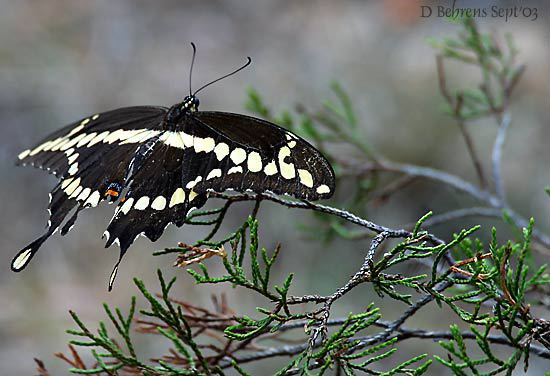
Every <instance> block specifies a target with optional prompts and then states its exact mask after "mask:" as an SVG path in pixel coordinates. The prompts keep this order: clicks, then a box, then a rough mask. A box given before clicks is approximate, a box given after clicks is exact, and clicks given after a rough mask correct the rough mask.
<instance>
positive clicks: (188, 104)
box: [180, 95, 200, 112]
mask: <svg viewBox="0 0 550 376" xmlns="http://www.w3.org/2000/svg"><path fill="white" fill-rule="evenodd" d="M199 105H200V101H199V98H197V97H196V96H194V95H188V96H186V97H185V98H184V99H183V102H181V107H180V110H181V111H183V112H195V111H198V110H199Z"/></svg>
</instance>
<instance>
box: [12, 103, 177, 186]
mask: <svg viewBox="0 0 550 376" xmlns="http://www.w3.org/2000/svg"><path fill="white" fill-rule="evenodd" d="M165 113H166V109H165V108H162V107H153V106H137V107H126V108H121V109H118V110H113V111H109V112H105V113H101V114H96V115H92V116H89V117H86V118H84V119H82V120H79V121H78V122H75V123H72V124H69V125H67V126H66V127H64V128H62V129H60V130H59V131H57V132H54V133H53V134H51V135H49V136H48V137H47V138H45V139H43V140H42V141H41V142H39V143H38V144H36V145H35V146H34V147H32V148H30V149H27V150H25V151H23V152H22V153H20V154H19V156H18V161H17V164H20V165H24V166H25V165H32V166H34V167H38V168H42V169H44V170H47V171H49V172H51V173H53V174H55V175H56V176H59V177H63V176H64V175H65V174H66V173H67V172H68V171H69V169H70V166H71V165H72V164H73V163H72V162H73V161H74V160H76V158H78V157H88V156H94V157H97V156H100V155H101V153H99V154H96V155H95V151H96V150H97V148H92V146H94V145H98V146H102V145H105V144H109V145H110V144H118V143H119V142H120V141H123V140H128V139H130V138H131V137H132V136H135V134H136V133H138V132H139V131H146V130H149V131H155V130H156V131H159V128H160V121H161V120H162V117H163V116H164V114H165ZM134 138H137V137H134ZM130 141H131V140H130Z"/></svg>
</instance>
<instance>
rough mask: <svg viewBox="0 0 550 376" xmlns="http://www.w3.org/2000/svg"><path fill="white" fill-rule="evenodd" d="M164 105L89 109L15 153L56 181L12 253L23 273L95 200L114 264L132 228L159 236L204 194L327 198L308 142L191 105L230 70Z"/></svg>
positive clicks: (325, 166)
mask: <svg viewBox="0 0 550 376" xmlns="http://www.w3.org/2000/svg"><path fill="white" fill-rule="evenodd" d="M192 46H193V59H192V63H191V69H190V72H189V87H190V89H189V95H188V96H186V97H185V98H184V100H183V101H182V102H180V103H177V104H175V105H173V106H172V107H170V108H167V107H159V106H137V107H127V108H120V109H116V110H112V111H108V112H104V113H99V114H95V115H92V116H88V117H86V118H84V119H81V120H78V121H77V122H75V123H72V124H69V125H67V126H66V127H64V128H62V129H60V130H59V131H57V132H54V133H53V134H51V135H49V136H48V137H46V138H45V139H43V140H42V141H41V142H39V143H38V144H37V145H35V146H34V147H32V148H30V149H27V150H25V151H23V152H22V153H20V154H19V155H18V164H20V165H24V166H25V165H32V166H34V167H39V168H41V169H45V170H47V171H49V172H50V173H52V174H54V175H55V176H57V177H58V178H59V183H58V184H57V185H56V186H55V188H54V189H53V190H52V191H51V193H50V203H49V207H48V210H49V213H50V217H49V220H48V225H47V229H46V232H45V233H44V234H43V235H42V236H40V237H39V238H37V239H36V240H34V241H33V242H32V243H30V244H29V245H27V246H26V247H25V248H23V249H22V250H21V251H20V252H19V253H17V255H16V256H15V257H14V259H13V261H12V264H11V269H12V270H13V271H15V272H19V271H21V270H23V269H24V268H25V267H26V266H27V265H28V264H29V262H30V260H31V259H32V257H33V256H34V255H35V254H36V252H37V251H38V249H39V248H40V246H41V245H42V244H43V243H44V242H45V241H46V240H47V239H48V238H49V237H50V236H51V235H52V234H54V233H55V232H56V231H58V230H60V232H61V235H65V234H66V233H67V232H68V231H69V230H70V229H71V228H72V227H73V226H74V224H75V222H76V220H77V216H78V214H79V213H80V212H81V211H82V210H84V209H86V208H92V207H96V206H97V205H99V204H100V203H101V202H103V201H109V202H111V203H117V206H116V210H115V213H114V216H113V218H112V219H111V221H110V223H109V225H108V226H107V229H106V231H105V232H104V234H103V235H104V238H106V239H107V241H106V245H105V247H109V246H110V245H111V244H113V243H117V244H118V245H119V247H120V254H119V259H118V262H117V263H116V265H115V267H114V269H113V271H112V273H111V277H110V279H109V290H111V289H112V286H113V281H114V278H115V276H116V273H117V271H118V267H119V264H120V261H121V259H122V257H123V256H124V254H125V253H126V251H127V250H128V248H129V247H130V245H131V244H132V243H133V241H134V240H135V238H136V237H137V236H138V235H144V236H146V237H147V238H149V239H150V240H151V241H156V240H158V239H159V238H160V236H161V235H162V233H163V232H164V229H165V228H166V227H167V226H168V225H169V224H171V223H173V224H175V225H176V226H178V227H180V226H182V225H183V224H184V222H185V218H186V216H187V214H188V213H189V212H190V211H192V210H194V209H197V208H200V207H202V206H203V205H204V204H205V203H206V201H207V198H208V193H209V192H210V191H214V192H224V191H227V190H234V191H237V192H245V191H252V192H256V193H264V192H273V193H275V194H286V195H291V196H294V197H296V198H298V199H306V200H318V199H324V198H329V197H330V196H331V195H332V194H333V192H334V188H335V178H334V171H333V169H332V167H331V165H330V163H329V162H328V161H327V159H326V158H325V157H324V156H323V155H322V154H321V153H320V152H319V151H318V150H317V149H315V148H314V147H313V146H312V145H310V144H309V143H308V142H307V141H305V140H304V139H302V138H300V137H299V136H297V135H295V134H294V133H291V132H289V131H288V130H286V129H284V128H281V127H279V126H277V125H275V124H273V123H270V122H268V121H265V120H262V119H258V118H254V117H250V116H245V115H240V114H234V113H227V112H215V111H199V104H200V102H199V99H198V97H197V96H196V94H197V93H198V92H199V91H201V90H202V89H204V88H205V87H207V86H209V85H211V84H212V83H214V82H217V81H219V80H221V79H223V78H226V77H228V76H230V75H233V74H235V73H237V72H238V71H240V70H242V69H244V68H245V67H246V66H248V65H249V64H250V62H251V60H250V58H248V62H247V63H246V64H245V65H243V66H242V67H240V68H239V69H237V70H235V71H233V72H231V73H229V74H227V75H225V76H223V77H220V78H218V79H217V80H214V81H212V82H210V83H208V84H206V85H204V86H202V87H201V88H200V89H198V90H196V91H195V92H194V93H192V91H191V74H192V70H193V63H194V60H195V54H196V48H195V45H194V44H193V43H192Z"/></svg>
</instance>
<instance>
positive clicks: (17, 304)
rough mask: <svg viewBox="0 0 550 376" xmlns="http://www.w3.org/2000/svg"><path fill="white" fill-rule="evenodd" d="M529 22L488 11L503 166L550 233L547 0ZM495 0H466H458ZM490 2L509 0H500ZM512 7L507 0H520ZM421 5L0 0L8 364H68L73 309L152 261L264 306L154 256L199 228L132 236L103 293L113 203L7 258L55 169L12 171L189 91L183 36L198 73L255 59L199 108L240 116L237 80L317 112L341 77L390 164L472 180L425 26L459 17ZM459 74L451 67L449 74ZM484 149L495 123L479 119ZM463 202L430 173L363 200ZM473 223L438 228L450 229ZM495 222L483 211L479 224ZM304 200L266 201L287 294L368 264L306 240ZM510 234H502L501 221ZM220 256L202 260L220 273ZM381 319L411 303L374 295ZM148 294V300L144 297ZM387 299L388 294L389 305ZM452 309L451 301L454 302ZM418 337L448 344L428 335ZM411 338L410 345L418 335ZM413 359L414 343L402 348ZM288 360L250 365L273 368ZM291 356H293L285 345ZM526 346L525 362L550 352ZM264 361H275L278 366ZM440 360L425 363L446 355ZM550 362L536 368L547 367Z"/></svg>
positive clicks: (2, 369)
mask: <svg viewBox="0 0 550 376" xmlns="http://www.w3.org/2000/svg"><path fill="white" fill-rule="evenodd" d="M522 3H524V5H525V4H526V3H529V4H528V5H529V6H532V7H537V8H538V13H539V17H538V20H536V21H529V20H526V19H512V20H510V21H508V22H505V21H504V20H503V19H492V18H487V19H484V20H481V21H480V25H481V27H482V28H483V29H485V30H490V29H495V30H498V31H499V32H502V33H504V32H510V33H512V34H513V36H514V37H515V40H516V42H517V46H518V47H519V50H520V55H519V59H520V60H521V61H523V62H525V63H526V64H527V71H526V72H525V75H524V76H523V79H522V80H521V82H520V84H519V87H518V88H517V91H516V93H515V97H514V100H513V105H512V107H511V112H512V118H513V123H512V126H511V129H510V133H509V139H508V140H507V143H506V148H505V158H504V165H503V168H504V171H503V172H504V176H505V183H506V191H507V193H508V195H509V200H510V202H511V204H512V205H513V206H514V207H515V208H516V209H517V211H519V212H520V213H521V214H522V215H524V216H527V217H529V216H533V217H535V218H536V220H537V226H538V227H539V228H540V229H542V230H546V231H547V232H550V220H549V217H548V213H549V212H550V199H549V198H548V197H547V196H546V194H545V193H544V187H545V186H546V185H548V184H550V172H549V170H548V166H549V165H550V148H548V140H550V128H549V127H548V109H549V108H550V22H549V21H550V18H549V17H550V14H548V11H549V10H550V8H549V7H548V5H545V4H543V2H542V1H540V2H537V1H527V2H522ZM491 4H492V2H484V1H476V2H468V1H461V2H460V6H474V5H475V6H490V5H491ZM500 4H504V3H503V2H500ZM508 4H510V5H514V2H509V3H508ZM420 5H422V2H420V1H416V0H411V1H405V0H403V1H400V0H395V1H372V2H367V1H338V2H336V1H329V0H322V1H282V0H279V1H262V2H259V1H254V0H244V1H242V0H241V1H237V0H234V1H221V0H219V1H209V2H198V1H135V0H127V1H123V0H120V1H107V0H104V1H88V0H71V1H69V0H50V1H40V2H39V1H30V0H29V1H27V0H18V1H8V0H1V1H0V9H1V12H0V124H1V127H2V128H1V137H0V156H1V159H0V173H1V174H2V176H3V178H2V179H1V182H2V183H1V185H0V195H1V196H0V197H2V199H1V200H0V205H1V206H0V210H1V213H2V215H1V216H0V238H1V239H2V240H1V241H2V243H1V248H0V265H2V268H1V272H0V302H1V303H0V374H2V375H8V374H9V375H29V374H33V372H34V369H35V364H34V362H33V357H36V358H40V359H42V360H44V361H45V362H46V365H47V367H48V369H49V370H50V371H51V372H52V374H66V373H67V371H66V369H67V367H66V365H65V364H64V363H62V362H61V361H59V360H57V359H54V357H53V355H52V354H53V352H57V351H65V350H66V347H65V346H66V343H67V342H68V340H69V339H70V336H69V335H67V334H65V332H64V331H65V329H68V328H72V327H73V323H72V322H71V319H70V316H69V314H68V310H69V309H72V310H74V311H76V312H78V313H79V315H80V317H81V318H82V319H83V320H85V321H86V322H89V323H90V324H92V325H93V323H95V322H97V321H98V320H100V319H103V317H104V316H103V310H102V308H101V303H102V302H108V303H110V304H114V305H118V306H121V307H124V308H125V307H127V306H128V303H129V301H130V296H131V295H137V293H138V292H137V289H136V288H135V286H134V285H133V283H132V278H133V277H139V278H141V279H143V280H145V282H146V284H147V285H148V286H150V287H151V288H152V289H153V290H156V287H155V286H156V285H157V279H156V270H157V268H161V269H162V270H163V271H164V272H165V274H166V275H168V276H172V275H178V276H179V277H180V278H179V281H178V285H177V288H176V295H177V296H179V297H181V298H182V299H186V300H190V301H192V302H195V303H196V304H204V305H207V306H209V305H210V304H211V303H210V294H211V293H216V294H217V293H220V292H222V291H225V292H226V293H227V294H228V298H229V302H230V305H231V306H232V307H233V308H234V309H236V310H237V311H238V312H239V313H249V314H253V309H254V307H256V306H261V305H262V304H265V302H264V301H263V300H262V299H260V298H258V299H257V300H256V297H255V296H251V295H250V294H242V291H240V290H233V289H231V288H221V287H216V288H207V287H204V286H201V288H200V289H199V288H196V287H194V285H193V283H192V280H191V278H190V277H189V276H188V275H187V273H185V272H184V271H183V270H178V269H174V268H173V267H172V262H173V257H170V256H163V257H152V256H151V253H152V251H154V250H157V249H162V248H164V247H168V246H173V245H175V243H176V242H178V241H185V242H187V243H192V242H193V241H194V240H197V239H199V238H200V236H201V235H202V232H200V231H199V230H197V229H196V228H189V227H184V228H182V229H176V228H173V227H170V228H168V229H167V231H166V232H165V235H164V236H163V237H162V238H161V239H160V240H159V241H158V242H157V243H154V244H153V243H150V242H149V241H148V240H146V239H145V238H140V239H138V240H137V242H136V243H135V245H134V246H133V247H132V248H131V250H130V252H128V254H127V255H126V257H125V259H124V262H123V264H122V267H121V269H120V271H119V275H118V280H117V283H116V286H115V289H114V291H113V292H111V293H108V292H107V278H108V276H109V273H110V272H111V268H112V266H113V264H114V262H115V261H116V259H117V255H118V249H117V248H115V247H112V248H110V249H104V248H103V244H104V243H103V241H102V240H101V239H100V236H101V234H102V233H103V231H104V228H105V227H106V225H107V223H108V220H109V219H110V218H111V212H112V210H113V207H112V206H110V207H101V208H99V209H97V210H89V211H86V212H84V213H83V214H82V215H81V216H80V218H79V221H78V222H77V224H76V226H75V228H74V229H73V231H72V232H70V233H69V234H68V235H67V236H66V237H64V238H61V237H60V236H59V235H55V236H53V237H52V238H51V239H50V240H49V241H48V242H47V243H46V244H45V245H44V246H43V247H42V249H41V251H40V253H39V254H38V255H37V256H36V257H35V258H34V260H33V262H32V263H31V265H30V266H29V267H28V268H27V270H26V271H25V272H24V273H20V274H15V273H12V272H11V271H10V270H9V264H10V261H11V258H12V257H13V255H14V254H15V253H16V252H17V251H19V250H20V249H21V248H22V247H23V246H25V245H26V244H28V243H29V242H30V241H31V240H33V239H35V238H36V237H37V236H38V235H40V234H42V231H43V227H44V225H45V223H46V220H47V212H46V207H47V204H48V192H49V191H50V190H51V189H52V188H53V186H54V185H55V179H54V178H53V177H52V176H50V175H47V174H46V173H44V172H42V171H39V170H34V169H32V168H25V169H23V168H16V167H15V166H14V164H13V162H14V160H15V158H16V156H17V154H18V153H19V152H20V151H22V150H24V149H26V148H27V147H29V146H31V145H32V144H34V143H35V142H37V141H38V140H39V139H41V138H42V137H43V136H45V135H47V134H48V133H50V132H52V131H54V130H56V129H57V128H59V127H61V126H62V125H65V124H67V123H69V122H72V121H74V120H76V119H79V118H82V117H83V116H86V115H88V114H94V113H97V112H102V111H106V110H109V109H114V108H117V107H123V106H129V105H141V104H153V105H166V106H170V105H172V104H174V103H176V102H178V101H181V100H182V98H183V97H184V96H185V95H186V93H187V90H188V89H187V74H188V69H189V63H190V58H191V48H190V46H189V42H191V41H194V42H195V43H196V44H197V46H198V53H197V61H196V66H195V72H194V86H195V87H199V86H200V85H201V84H202V83H204V82H206V81H208V80H211V79H214V78H216V77H218V76H220V75H221V74H223V73H226V72H228V71H230V70H231V69H233V68H234V67H236V66H238V65H240V64H241V63H243V62H244V61H245V57H246V56H251V57H252V59H253V65H252V66H251V67H250V68H249V69H246V70H245V71H243V72H241V73H239V74H238V75H237V76H234V77H232V78H230V79H227V80H224V81H223V82H221V83H218V84H216V85H215V86H213V87H210V88H208V89H207V90H205V91H204V92H202V93H201V106H202V107H201V108H202V109H203V110H220V111H232V112H246V111H245V110H244V107H243V104H244V102H245V100H246V87H247V86H252V87H254V88H256V89H257V90H258V91H259V92H260V93H262V94H263V95H264V97H265V98H266V102H267V103H268V104H270V105H272V106H273V108H274V109H282V108H293V107H294V106H295V105H296V104H297V103H300V104H303V105H305V106H306V107H308V108H311V109H313V110H314V109H316V108H318V107H319V106H320V104H321V102H322V101H323V100H324V99H326V98H329V97H330V96H331V92H330V89H329V84H330V82H331V81H333V80H338V81H339V82H340V83H341V84H342V86H343V87H344V88H345V89H346V90H348V92H349V93H350V95H351V96H352V97H353V102H354V105H355V108H356V111H357V113H358V115H359V118H360V124H361V127H362V128H361V134H362V135H363V137H365V138H367V139H368V140H369V143H370V144H371V145H372V146H373V147H374V149H376V150H378V151H380V152H382V153H383V154H384V155H385V156H386V157H389V158H391V159H393V160H395V161H400V162H407V163H415V164H420V165H426V166H431V167H437V168H441V169H445V170H447V171H450V172H452V173H456V174H457V175H459V176H461V177H463V178H466V179H470V180H471V181H475V174H474V171H473V169H472V167H471V161H470V158H469V156H468V155H467V153H466V148H465V145H464V142H463V140H462V138H460V134H459V129H458V128H457V126H456V124H455V122H454V121H453V120H452V119H450V118H449V117H446V116H445V115H443V114H442V113H441V108H442V104H443V100H442V97H441V96H440V93H439V90H438V84H437V75H436V66H435V58H434V54H435V53H434V50H433V49H432V48H431V47H430V46H429V44H428V43H427V42H426V38H427V37H444V36H451V35H455V34H456V32H457V30H458V28H457V27H456V26H454V25H451V24H449V23H447V22H446V21H445V20H444V19H442V18H436V17H432V18H420V17H419V16H420ZM457 73H460V72H459V71H458V72H457V71H454V70H453V69H452V68H449V69H448V74H449V76H450V79H451V82H452V83H453V84H458V85H460V82H457V81H456V80H455V81H452V78H453V75H455V76H456V75H457ZM471 130H472V134H473V135H474V136H475V138H476V145H477V147H478V149H479V152H480V154H481V156H482V158H483V159H484V160H485V161H487V160H488V159H487V157H488V156H489V155H490V148H491V145H492V140H493V138H494V135H495V130H496V127H495V124H494V123H493V122H492V120H483V121H479V122H476V123H474V125H473V126H472V127H471ZM464 200H465V199H464V198H462V197H461V196H460V195H457V194H456V193H454V192H452V191H449V190H447V189H441V188H440V187H437V186H435V185H433V184H431V183H422V182H421V183H418V184H414V185H412V186H410V187H409V188H408V189H407V191H404V192H403V193H401V194H397V195H395V196H393V197H392V198H391V199H390V201H389V202H388V203H387V204H386V205H383V206H380V207H374V208H372V209H370V210H369V219H370V220H373V221H375V222H378V223H380V224H383V225H388V226H399V225H402V224H404V223H409V222H411V221H414V220H416V219H417V218H418V217H420V216H421V215H422V214H424V213H425V212H426V211H427V210H428V209H429V210H434V212H436V213H441V212H443V211H444V210H446V209H449V208H458V207H460V205H461V203H463V202H464ZM248 210H249V208H248V207H247V206H246V205H244V204H243V205H242V206H240V207H238V208H236V209H234V210H233V212H232V213H231V215H230V217H229V219H228V221H227V222H226V226H227V230H229V229H230V228H231V227H232V226H233V227H234V226H236V225H237V224H238V223H240V222H241V221H242V220H243V218H244V215H245V214H246V213H248ZM477 222H479V221H478V220H475V219H473V220H471V221H467V222H459V223H453V224H450V225H448V226H440V227H438V228H434V231H435V232H436V234H441V235H443V236H447V237H448V235H449V234H450V233H451V232H452V231H453V229H459V228H460V227H461V226H466V225H468V224H472V223H477ZM493 222H494V221H487V220H485V221H481V223H484V224H487V225H486V226H485V227H484V230H486V231H488V230H489V228H490V227H489V226H490V224H491V223H493ZM314 223H315V222H314V221H313V220H312V217H311V214H309V213H307V212H300V211H290V210H288V209H284V208H280V207H277V206H275V205H273V204H265V205H263V207H262V209H261V213H260V226H261V229H262V230H261V236H262V238H261V239H262V240H261V241H262V245H264V246H266V247H267V248H268V249H273V248H274V247H275V244H276V242H277V241H281V242H282V246H283V252H282V254H281V256H280V262H279V263H278V266H277V269H276V275H275V278H276V280H277V281H278V279H277V278H282V277H283V276H286V275H287V274H288V273H289V272H294V273H296V276H297V278H296V279H295V286H294V290H293V293H294V294H305V293H311V294H327V293H330V292H332V291H333V290H334V288H336V287H337V286H339V285H341V284H342V283H344V282H345V281H347V279H348V278H349V276H350V275H351V274H353V273H354V272H355V270H356V268H357V265H359V264H360V263H361V262H362V259H363V256H364V250H365V249H366V247H367V244H368V243H367V241H363V242H364V243H362V242H359V243H358V242H347V241H342V240H340V241H338V242H337V243H333V244H332V245H331V246H329V247H326V246H321V245H320V244H319V243H317V242H312V241H311V240H310V239H308V238H307V237H306V236H304V234H303V233H302V232H300V231H298V230H297V229H296V226H297V225H302V224H314ZM504 236H505V235H504ZM217 263H219V260H216V259H214V260H210V261H209V266H210V267H211V268H212V270H219V267H218V266H217V265H216V264H217ZM361 291H362V292H361V293H362V294H363V295H361V294H358V293H357V292H355V293H354V294H352V295H350V298H349V299H343V300H342V301H340V304H339V305H338V306H336V307H335V308H334V310H333V316H334V317H336V316H337V315H338V314H340V315H345V314H347V313H348V312H350V311H353V310H355V311H357V310H360V309H361V308H362V307H364V306H366V305H367V304H368V303H369V302H370V301H372V300H373V299H375V298H374V296H373V295H374V293H373V292H372V290H371V289H370V288H369V287H365V288H364V289H363V290H361ZM375 301H376V302H377V304H379V305H380V306H381V307H382V309H383V311H382V312H383V314H385V315H386V316H385V317H386V318H387V319H391V318H392V317H394V316H395V315H396V314H397V313H398V312H399V311H400V310H403V309H404V307H403V306H397V303H390V304H386V303H385V301H380V300H377V299H375ZM139 302H140V303H141V306H142V307H143V306H144V303H143V301H142V300H139ZM385 304H386V305H385ZM434 307H435V306H433V307H432V308H429V309H427V310H426V312H424V313H423V314H422V315H420V316H419V317H415V319H414V321H413V322H411V325H412V326H415V325H417V326H422V325H424V327H426V326H429V327H432V328H434V329H445V328H446V327H448V322H445V320H444V319H441V317H445V314H446V311H445V310H444V309H443V310H441V311H439V310H438V309H436V308H434ZM447 317H450V315H447ZM136 339H137V343H138V346H139V351H140V353H141V354H143V355H144V356H148V355H159V354H160V352H161V351H159V348H158V346H159V345H158V339H157V338H154V337H147V336H143V335H140V336H137V337H136ZM424 346H425V347H424V348H423V349H422V351H428V350H427V346H432V348H431V349H430V351H432V352H435V353H437V352H438V351H439V353H441V350H440V349H439V346H438V345H437V344H435V343H433V344H430V343H425V344H424ZM402 348H403V349H408V350H403V352H406V351H411V352H412V353H414V352H415V351H416V352H418V346H417V347H416V348H415V347H414V345H413V343H412V342H408V343H407V342H405V343H403V345H402ZM405 355H407V354H405ZM280 361H281V360H273V361H268V362H267V363H263V364H264V365H263V366H262V367H268V368H259V367H258V366H256V368H254V366H248V368H247V369H248V370H250V371H251V372H252V373H253V374H259V375H261V374H269V373H270V372H271V371H268V369H269V370H271V369H272V368H269V367H272V366H274V365H277V364H280V363H279V362H280ZM284 361H286V359H284ZM537 361H539V362H540V360H538V359H536V358H534V357H532V358H531V362H533V363H534V364H533V367H532V368H531V369H532V372H531V374H532V375H537V374H540V373H537V370H538V371H540V370H541V369H543V368H541V367H544V366H543V365H542V364H539V365H538V366H537V363H536V362H537ZM270 362H271V363H270ZM437 367H438V366H437V365H434V366H433V368H432V372H434V373H433V374H437V371H438V370H440V371H442V369H440V368H437ZM544 368H546V367H544Z"/></svg>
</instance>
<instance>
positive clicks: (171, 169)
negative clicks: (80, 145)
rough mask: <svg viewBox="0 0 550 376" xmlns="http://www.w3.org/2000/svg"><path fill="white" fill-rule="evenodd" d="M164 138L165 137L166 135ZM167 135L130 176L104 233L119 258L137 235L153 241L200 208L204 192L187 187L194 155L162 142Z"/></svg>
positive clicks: (168, 133)
mask: <svg viewBox="0 0 550 376" xmlns="http://www.w3.org/2000/svg"><path fill="white" fill-rule="evenodd" d="M166 135H167V136H166ZM169 135H170V132H166V134H165V135H164V136H163V135H161V136H160V138H159V139H158V140H157V141H156V143H155V144H154V145H151V153H150V155H149V156H148V157H147V159H146V160H144V161H143V162H142V164H141V165H140V166H136V169H135V170H136V171H135V173H134V174H132V176H131V177H130V179H131V182H130V184H129V186H128V191H127V193H126V194H125V196H124V198H123V199H121V201H120V203H119V204H118V207H117V210H116V212H115V215H114V217H113V219H112V220H111V222H110V223H109V226H108V227H107V230H106V231H105V234H104V235H105V236H106V237H107V243H106V245H105V246H106V247H109V246H110V245H111V244H113V243H118V245H119V247H120V258H119V262H120V259H121V258H122V256H124V254H125V253H126V251H127V250H128V248H129V247H130V245H131V244H132V243H133V242H134V240H135V238H136V237H137V236H138V235H144V236H146V237H147V238H149V239H150V240H151V241H156V240H158V238H160V236H161V235H162V233H163V232H164V230H165V228H166V227H167V226H168V225H169V224H170V223H175V224H176V225H177V226H178V227H180V226H182V225H183V223H184V221H185V217H186V215H187V213H188V212H189V211H190V210H192V209H196V208H200V207H202V206H203V205H204V204H205V202H206V199H207V198H206V195H205V194H204V193H202V194H198V193H196V192H195V191H194V190H192V189H191V188H188V187H186V181H187V177H188V176H189V175H192V174H190V169H189V166H190V164H192V163H193V161H194V160H195V159H196V157H197V155H196V154H195V153H194V152H192V151H190V150H189V149H181V148H177V147H173V146H170V145H169V144H167V143H165V142H164V141H166V139H167V137H168V136H169ZM117 269H118V263H117V265H115V269H114V270H113V274H112V276H111V278H110V282H109V288H111V286H112V283H113V280H114V277H115V275H116V272H117Z"/></svg>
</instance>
